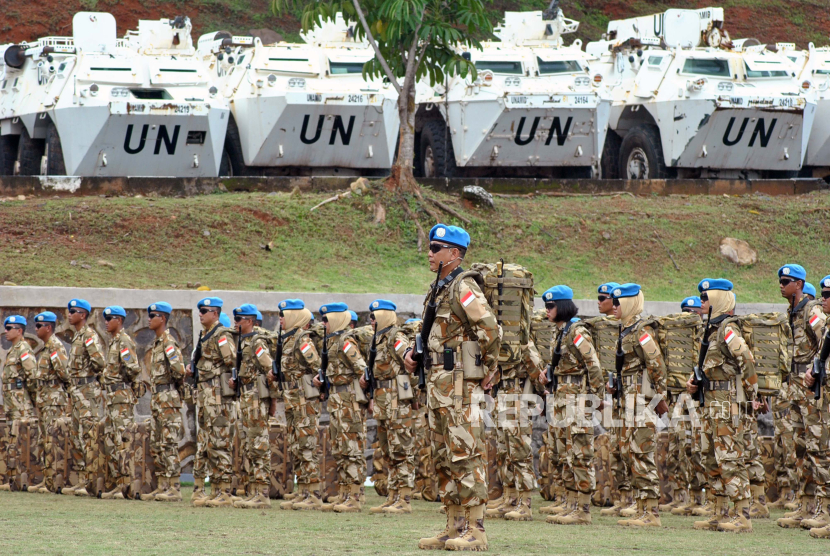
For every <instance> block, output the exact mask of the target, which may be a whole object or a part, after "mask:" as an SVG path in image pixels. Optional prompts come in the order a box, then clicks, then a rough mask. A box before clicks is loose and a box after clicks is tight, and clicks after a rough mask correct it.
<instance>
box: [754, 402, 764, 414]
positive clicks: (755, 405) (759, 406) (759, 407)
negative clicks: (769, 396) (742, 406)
mask: <svg viewBox="0 0 830 556" xmlns="http://www.w3.org/2000/svg"><path fill="white" fill-rule="evenodd" d="M763 405H764V404H763V403H761V402H760V401H758V400H752V411H755V412H757V411H758V410H759V409H761V407H763Z"/></svg>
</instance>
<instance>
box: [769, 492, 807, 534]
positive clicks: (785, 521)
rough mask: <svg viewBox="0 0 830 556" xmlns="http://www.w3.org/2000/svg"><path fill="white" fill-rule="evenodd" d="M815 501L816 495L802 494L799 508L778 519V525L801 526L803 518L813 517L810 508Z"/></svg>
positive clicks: (789, 527)
mask: <svg viewBox="0 0 830 556" xmlns="http://www.w3.org/2000/svg"><path fill="white" fill-rule="evenodd" d="M814 501H815V496H807V495H806V494H805V495H804V496H802V497H801V505H800V506H799V508H798V509H797V510H795V511H793V512H789V513H786V514H784V517H782V518H780V519H779V520H778V526H779V527H783V528H784V529H794V528H797V527H800V526H801V522H802V521H803V520H805V519H810V518H811V517H813V514H812V513H811V512H810V508H811V507H812V506H813V502H814Z"/></svg>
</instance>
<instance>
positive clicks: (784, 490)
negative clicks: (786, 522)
mask: <svg viewBox="0 0 830 556" xmlns="http://www.w3.org/2000/svg"><path fill="white" fill-rule="evenodd" d="M794 498H795V494H793V489H791V488H790V487H788V486H786V487H781V488H780V489H779V490H778V500H776V501H775V502H772V503H770V504H768V505H767V506H768V507H769V509H771V510H781V509H783V508H784V505H785V504H789V503H790V502H792V501H793V499H794Z"/></svg>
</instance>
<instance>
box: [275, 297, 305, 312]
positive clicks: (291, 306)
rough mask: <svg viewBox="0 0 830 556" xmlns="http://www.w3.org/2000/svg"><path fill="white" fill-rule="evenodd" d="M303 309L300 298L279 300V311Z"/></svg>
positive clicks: (303, 304)
mask: <svg viewBox="0 0 830 556" xmlns="http://www.w3.org/2000/svg"><path fill="white" fill-rule="evenodd" d="M300 309H305V303H303V300H302V299H283V300H282V301H280V311H299V310H300Z"/></svg>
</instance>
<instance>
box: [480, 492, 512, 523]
mask: <svg viewBox="0 0 830 556" xmlns="http://www.w3.org/2000/svg"><path fill="white" fill-rule="evenodd" d="M517 494H518V491H517V490H516V489H515V488H513V487H504V495H503V496H502V501H501V505H499V506H497V507H495V508H493V509H491V510H486V513H487V517H490V518H494V519H501V518H503V517H504V514H506V513H507V512H512V511H513V510H514V509H515V508H516V496H517Z"/></svg>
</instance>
